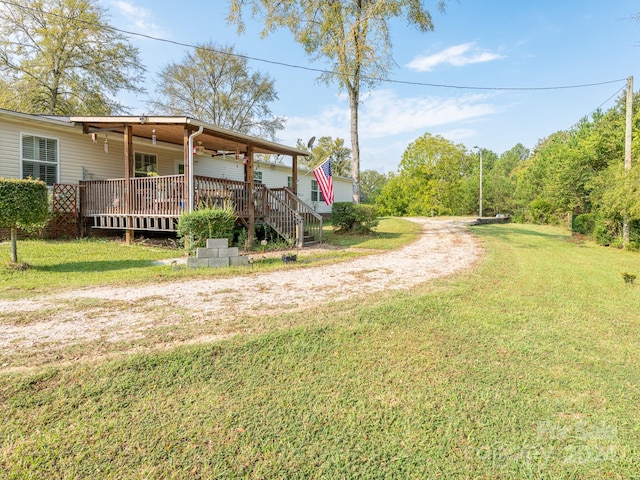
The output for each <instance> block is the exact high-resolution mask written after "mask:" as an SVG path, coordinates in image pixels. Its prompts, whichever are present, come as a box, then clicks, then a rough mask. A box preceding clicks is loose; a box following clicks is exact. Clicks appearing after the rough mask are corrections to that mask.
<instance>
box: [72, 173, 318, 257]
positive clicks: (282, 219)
mask: <svg viewBox="0 0 640 480" xmlns="http://www.w3.org/2000/svg"><path fill="white" fill-rule="evenodd" d="M127 182H128V183H127ZM80 185H81V202H80V205H81V215H82V217H84V218H91V219H92V220H93V228H103V229H118V230H122V229H133V230H153V231H167V232H175V231H176V229H177V223H178V219H179V218H180V215H181V214H183V213H185V212H186V211H187V195H186V188H187V187H186V182H185V178H184V175H171V176H163V177H144V178H130V179H129V180H127V179H124V178H116V179H108V180H91V181H83V182H81V183H80ZM249 188H250V187H249V183H246V182H239V181H234V180H226V179H217V178H211V177H202V176H196V177H194V208H196V209H198V208H203V207H219V208H221V207H232V208H234V209H235V212H236V215H237V216H238V220H240V221H241V222H242V223H244V224H245V225H248V218H249V215H250V195H249ZM253 194H254V212H255V213H254V214H255V219H256V221H257V222H263V223H266V224H268V225H270V226H271V227H272V228H273V229H274V230H275V231H276V232H278V234H280V235H281V236H282V237H283V238H284V239H286V240H288V241H291V242H295V243H297V244H299V245H302V244H303V242H304V241H305V239H306V241H307V243H309V242H312V241H313V242H319V241H321V240H322V217H321V216H320V215H319V214H318V213H316V212H315V211H314V210H313V209H312V208H311V207H309V206H308V205H307V204H305V203H304V202H302V201H301V200H300V199H299V198H298V197H297V196H296V195H294V194H293V192H292V191H291V190H290V189H287V188H279V189H269V188H267V187H266V186H264V185H255V187H254V192H253Z"/></svg>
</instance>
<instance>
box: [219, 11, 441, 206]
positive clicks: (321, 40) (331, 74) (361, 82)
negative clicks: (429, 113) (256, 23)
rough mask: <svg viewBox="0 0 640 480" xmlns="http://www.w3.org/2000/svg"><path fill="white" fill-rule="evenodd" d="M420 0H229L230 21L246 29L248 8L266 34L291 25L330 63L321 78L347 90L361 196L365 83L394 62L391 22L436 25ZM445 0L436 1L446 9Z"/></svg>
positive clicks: (315, 55) (356, 194) (423, 27)
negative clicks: (361, 105) (360, 134)
mask: <svg viewBox="0 0 640 480" xmlns="http://www.w3.org/2000/svg"><path fill="white" fill-rule="evenodd" d="M423 3H424V2H422V1H421V0H377V1H370V0H367V1H362V0H348V1H340V2H335V1H323V2H309V1H307V0H289V1H286V2H282V1H279V0H230V4H231V9H230V14H229V20H230V21H231V22H232V23H235V24H236V25H238V28H239V30H240V31H242V30H243V29H244V23H243V16H242V12H243V10H245V9H249V10H250V11H251V13H252V15H253V16H254V17H257V18H260V19H262V21H263V22H264V28H263V31H262V33H263V35H268V34H269V33H271V32H273V31H275V30H277V29H280V28H286V29H288V30H289V31H290V32H291V33H292V35H293V37H294V39H295V41H296V42H298V43H300V44H301V45H302V46H303V48H304V50H305V52H306V53H307V55H309V56H310V57H311V58H312V59H314V60H319V59H323V60H326V61H328V62H329V64H330V66H329V69H328V70H327V72H326V73H324V74H322V75H321V76H320V80H321V81H325V82H327V83H334V82H335V83H337V84H338V86H339V88H340V89H341V90H344V91H346V92H347V96H348V97H349V107H350V111H351V119H350V130H351V176H352V178H353V198H354V201H355V202H359V201H360V145H359V137H358V107H359V103H360V93H361V89H362V88H373V87H374V86H375V85H376V84H377V83H378V82H379V81H380V80H381V79H383V78H386V76H387V75H388V72H389V70H390V69H391V67H392V65H393V61H392V55H391V36H390V28H389V23H390V21H391V20H392V19H394V18H405V19H406V20H407V23H408V24H409V25H410V26H413V27H416V28H417V29H418V30H420V31H422V32H427V31H430V30H432V29H433V21H432V17H431V14H430V13H429V11H428V10H426V9H425V8H424V6H423ZM444 4H445V2H444V1H443V0H440V1H438V2H437V5H438V7H439V8H441V9H443V8H444Z"/></svg>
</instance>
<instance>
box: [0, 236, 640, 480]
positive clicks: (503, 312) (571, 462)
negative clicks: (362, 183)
mask: <svg viewBox="0 0 640 480" xmlns="http://www.w3.org/2000/svg"><path fill="white" fill-rule="evenodd" d="M474 232H475V233H476V234H477V235H478V236H479V237H480V239H481V241H482V243H483V245H484V247H485V250H486V256H485V258H484V260H483V262H481V264H480V265H479V266H478V267H477V268H476V269H474V270H473V271H470V272H467V273H465V274H461V275H457V276H455V277H452V278H449V279H445V280H440V281H437V282H433V283H430V284H429V285H425V286H423V287H421V288H416V289H413V290H411V291H407V292H397V293H386V294H382V295H377V296H369V297H364V298H359V299H358V300H357V301H356V302H341V303H329V304H326V305H324V306H322V307H318V308H317V309H312V310H311V311H305V312H302V313H291V314H289V315H287V316H282V317H278V318H273V319H271V321H272V322H273V324H274V325H277V328H275V329H274V330H272V331H268V332H266V333H262V334H258V335H246V336H236V337H234V338H231V339H228V340H225V341H221V342H217V343H213V344H209V345H194V346H188V347H179V348H174V349H170V350H168V351H165V352H155V353H150V354H144V355H133V356H129V357H126V358H120V359H115V360H109V361H95V362H78V363H74V364H71V365H67V366H58V367H48V368H44V369H36V370H34V371H31V372H28V373H4V374H2V375H0V425H2V427H0V429H1V433H2V435H0V442H1V443H0V467H2V468H0V471H1V472H3V473H0V476H2V475H4V476H6V477H8V478H31V477H41V478H97V477H99V478H447V479H448V478H483V479H484V478H491V479H511V478H530V479H534V478H535V479H559V478H562V479H594V478H596V479H598V478H618V479H628V478H639V474H638V472H640V441H639V440H640V421H639V419H640V368H639V367H640V350H638V345H639V344H640V328H638V327H639V323H640V320H639V319H638V315H637V312H638V311H639V310H640V295H639V294H638V290H637V287H636V286H632V285H629V284H626V283H625V282H624V281H623V278H622V277H621V272H627V273H629V274H636V273H637V272H639V271H640V256H639V255H637V254H630V253H627V252H623V251H619V250H613V249H606V248H602V247H596V246H594V245H592V244H589V243H588V242H587V243H584V244H583V245H580V246H576V245H575V244H573V243H571V242H569V241H567V240H568V238H569V237H568V236H567V235H565V234H564V233H563V232H562V231H560V230H557V229H552V228H547V227H532V226H526V225H524V226H523V225H495V226H483V227H477V228H476V229H474ZM268 320H269V319H266V320H265V321H268ZM284 325H288V327H287V328H285V327H284Z"/></svg>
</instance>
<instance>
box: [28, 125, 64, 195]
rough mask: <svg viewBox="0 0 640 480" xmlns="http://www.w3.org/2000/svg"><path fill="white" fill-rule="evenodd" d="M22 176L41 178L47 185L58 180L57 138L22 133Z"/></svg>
mask: <svg viewBox="0 0 640 480" xmlns="http://www.w3.org/2000/svg"><path fill="white" fill-rule="evenodd" d="M22 178H34V179H39V180H42V181H43V182H44V183H46V184H47V185H48V186H52V185H53V184H54V183H56V182H57V181H58V140H57V139H55V138H46V137H37V136H35V135H22Z"/></svg>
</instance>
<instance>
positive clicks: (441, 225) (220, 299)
mask: <svg viewBox="0 0 640 480" xmlns="http://www.w3.org/2000/svg"><path fill="white" fill-rule="evenodd" d="M410 220H412V221H414V222H417V223H419V224H420V225H421V226H422V233H421V235H420V236H419V239H418V240H417V241H415V242H413V243H412V244H410V245H407V246H405V247H403V248H401V249H398V250H394V251H391V252H385V253H380V254H374V255H369V256H365V257H359V258H356V259H354V260H348V261H344V262H340V263H335V264H332V265H318V266H309V267H306V268H291V269H289V270H286V269H285V270H280V271H276V272H267V273H256V274H253V275H242V276H238V277H229V278H212V279H198V280H184V281H176V282H171V283H160V284H153V285H144V286H140V287H134V288H131V287H91V288H86V289H80V290H74V291H68V292H64V293H59V294H55V295H51V296H43V297H39V298H32V299H30V300H20V301H9V300H0V311H1V312H3V313H7V312H12V313H15V314H16V315H20V314H21V313H24V312H30V313H29V315H31V316H32V315H33V314H34V313H35V312H42V318H43V320H42V321H37V322H31V323H29V324H27V325H5V324H0V353H5V354H10V353H15V352H17V351H19V350H21V349H25V348H32V347H34V346H37V345H39V344H51V343H55V344H56V345H65V344H66V345H70V344H73V343H74V342H78V341H87V340H92V339H101V340H106V341H114V340H120V339H127V338H135V337H136V336H140V332H141V331H143V330H144V329H145V328H149V327H150V326H151V325H152V324H157V318H149V315H148V314H147V315H145V310H144V309H140V308H127V305H135V306H139V305H147V306H151V307H154V306H160V307H161V309H162V310H161V311H162V312H165V316H164V318H163V324H172V316H173V312H176V311H180V312H181V315H184V314H185V312H186V313H187V314H189V315H191V316H192V318H198V319H201V320H202V321H224V319H228V318H230V317H234V316H237V315H240V314H243V315H244V314H250V315H251V314H256V315H258V314H260V312H264V311H265V310H266V311H268V312H269V314H273V313H277V312H278V311H279V310H283V311H284V310H286V311H292V310H297V309H299V310H301V309H306V308H309V307H311V306H315V305H317V304H319V303H321V302H325V301H328V300H344V299H348V298H352V297H357V296H358V295H359V294H362V293H372V292H376V291H383V290H401V289H407V288H410V287H412V286H415V285H418V284H421V283H424V282H427V281H429V280H431V279H434V278H437V277H441V276H445V275H449V274H451V273H454V272H456V271H458V270H461V269H465V268H469V267H470V266H472V265H473V264H474V262H475V261H476V259H477V257H478V256H479V254H480V251H481V250H480V247H479V246H478V244H477V242H476V240H475V238H474V237H473V235H471V233H470V232H469V230H468V227H467V226H466V225H467V224H466V223H464V222H454V221H448V220H437V219H427V218H412V219H410ZM79 299H85V300H86V301H85V307H84V308H79V309H77V308H76V309H74V308H73V305H74V302H75V304H78V300H79ZM114 300H115V301H117V302H116V303H117V304H119V305H121V307H120V308H116V307H114V305H113V303H114V302H113V301H114ZM102 301H104V302H105V304H108V305H110V307H109V308H107V311H106V312H103V313H101V312H100V310H99V305H100V303H101V302H102ZM122 302H124V303H122ZM86 304H90V305H95V306H96V308H91V309H87V308H86ZM70 305H71V306H70ZM156 312H157V309H156ZM156 317H157V314H156ZM175 317H176V319H175V322H174V323H178V322H179V319H180V318H183V317H180V316H179V315H175Z"/></svg>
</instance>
